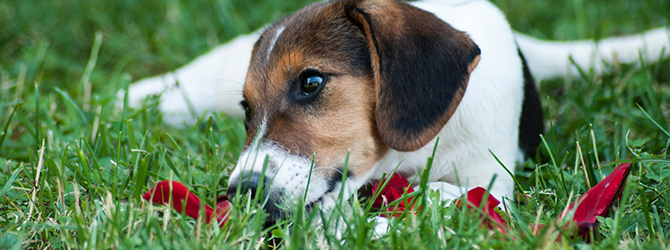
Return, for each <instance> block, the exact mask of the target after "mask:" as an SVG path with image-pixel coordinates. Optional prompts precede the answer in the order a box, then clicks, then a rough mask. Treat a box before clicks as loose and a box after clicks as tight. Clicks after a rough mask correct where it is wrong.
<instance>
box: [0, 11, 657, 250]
mask: <svg viewBox="0 0 670 250" xmlns="http://www.w3.org/2000/svg"><path fill="white" fill-rule="evenodd" d="M308 2H310V1H307V0H300V1H270V0H218V1H217V0H201V1H186V0H170V1H161V0H144V1H136V0H114V1H103V0H88V1H86V0H70V1H65V0H59V1H37V0H3V1H0V249H20V248H29V249H43V248H93V249H107V248H175V249H190V248H196V249H202V248H267V247H270V245H271V244H272V243H277V242H281V244H283V246H284V247H286V248H298V249H303V248H317V245H316V240H317V239H321V240H323V241H324V242H326V243H327V244H329V245H330V246H331V247H332V248H345V249H351V248H354V249H359V248H381V249H385V248H398V249H436V248H476V249H488V248H524V249H525V248H531V249H534V248H571V247H579V248H582V247H592V248H598V249H599V248H603V249H611V248H635V249H667V248H668V247H669V246H668V245H669V244H670V157H669V156H668V147H670V133H669V132H668V130H670V85H669V84H668V82H670V62H668V61H665V62H658V61H655V62H643V64H642V67H641V68H640V69H637V68H633V67H631V66H628V65H616V64H615V65H611V67H612V68H613V69H614V73H612V74H610V75H605V76H593V75H592V74H589V70H588V69H584V70H585V74H584V76H583V77H582V78H581V79H552V80H547V81H542V82H540V83H539V84H540V92H541V93H540V96H541V99H542V100H543V109H544V111H545V121H546V122H547V125H548V126H547V127H548V130H547V131H546V132H545V134H544V139H545V143H544V144H543V145H542V146H541V147H540V149H539V155H538V156H537V157H535V158H534V159H532V160H528V161H526V162H524V163H522V164H521V165H520V166H519V167H517V171H516V174H517V175H516V176H517V177H516V178H517V180H518V182H519V184H520V185H521V186H522V187H523V190H517V194H518V198H517V201H516V203H515V204H514V205H513V206H512V207H511V209H510V211H511V213H510V215H509V217H507V219H508V221H510V227H511V228H512V230H511V232H510V233H509V234H508V235H502V234H496V233H491V232H489V230H488V229H487V228H483V227H480V226H479V224H480V223H479V222H480V220H479V219H478V216H477V215H473V214H467V213H463V212H462V211H461V210H459V209H457V208H455V207H454V206H450V207H443V206H439V205H436V204H434V205H432V206H429V207H424V209H422V210H421V212H419V213H418V214H416V215H409V216H408V217H406V218H405V219H404V220H393V221H392V226H393V230H391V232H390V233H388V234H387V235H385V236H383V237H381V238H379V239H374V238H372V237H371V235H372V227H373V226H374V224H373V223H371V222H369V220H368V218H371V217H373V216H374V212H369V211H367V209H366V207H367V203H366V202H365V201H362V203H361V202H359V201H358V200H356V199H353V200H351V201H345V202H343V204H342V205H341V206H340V208H343V209H337V211H336V213H335V215H336V216H339V215H342V214H343V213H347V214H348V215H347V216H345V218H346V220H345V227H346V228H348V230H345V231H344V233H343V235H341V238H342V239H344V240H337V239H336V237H335V235H334V233H333V232H330V231H328V232H321V231H319V230H312V228H313V226H311V224H312V222H313V221H314V218H315V215H316V214H314V213H305V211H304V209H297V210H296V211H295V212H294V214H293V218H291V219H288V220H286V221H284V222H281V223H279V224H278V225H277V226H275V227H273V228H269V229H264V228H263V226H262V225H263V220H264V215H263V213H262V212H259V210H258V207H257V206H256V205H254V204H248V203H242V202H241V201H238V202H239V203H236V204H235V205H234V207H235V209H234V210H233V212H232V217H231V219H230V222H229V223H228V224H226V226H225V227H223V228H221V229H219V228H218V227H215V226H212V225H207V224H204V223H202V221H195V220H193V219H190V218H188V217H186V216H183V215H181V214H180V213H177V212H174V211H172V210H171V209H168V208H165V207H160V206H153V205H151V204H149V203H148V202H145V201H142V200H141V198H140V195H141V194H143V193H144V192H146V191H148V189H149V188H150V187H151V186H153V185H154V184H155V183H156V182H158V181H160V180H166V179H173V180H177V181H180V182H183V183H185V184H186V185H187V186H189V187H190V188H192V189H193V190H194V192H195V193H196V194H197V195H198V196H200V197H206V198H205V199H206V200H212V199H214V198H215V197H216V196H217V195H219V194H223V193H225V191H226V186H227V181H228V176H229V174H230V172H231V171H232V167H233V166H234V162H235V160H236V157H237V155H238V154H239V153H240V151H241V148H242V145H243V142H244V138H245V134H244V126H243V125H242V123H241V121H239V120H236V119H230V118H227V117H225V116H224V115H220V114H215V115H214V116H213V117H212V118H204V117H203V118H201V119H200V122H199V123H198V124H196V125H195V126H186V127H171V126H168V125H166V124H164V122H163V121H162V117H161V114H160V113H159V112H158V111H157V107H158V106H157V100H158V99H157V98H153V99H150V100H148V101H147V102H146V104H145V105H144V106H143V107H141V108H137V109H130V108H127V109H124V110H122V111H120V110H115V102H116V92H117V91H118V90H119V89H121V88H124V87H125V86H127V85H128V84H130V82H132V81H133V80H137V79H139V78H140V77H145V76H150V75H153V74H157V73H162V72H165V71H168V70H171V69H174V68H176V67H178V66H180V65H183V64H184V63H187V62H188V61H189V60H190V59H193V58H195V57H196V56H197V55H199V54H202V53H204V52H206V51H207V50H208V49H210V48H212V47H214V46H216V45H218V44H220V43H222V42H225V41H227V40H229V39H231V38H233V37H235V36H236V35H239V34H244V33H247V32H250V31H253V30H255V29H257V28H259V27H261V26H262V25H263V24H266V23H268V22H271V21H272V20H275V19H277V18H280V17H282V16H284V15H286V13H289V12H290V11H293V10H296V9H298V8H300V7H302V6H303V5H305V4H306V3H308ZM493 2H494V3H496V4H497V5H498V6H500V8H501V9H502V10H503V11H504V12H506V13H507V15H508V18H509V19H510V20H509V21H510V22H511V23H512V26H513V27H514V28H515V29H517V30H520V31H523V32H525V33H528V34H531V35H534V36H537V37H541V38H547V39H561V40H563V39H581V38H595V39H598V38H604V37H607V36H613V35H620V34H630V33H636V32H639V31H642V30H645V29H649V28H654V27H658V26H668V25H670V1H667V0H588V1H587V0H561V1H546V0H532V1H531V0H527V1H516V0H494V1H493ZM669 53H670V52H669ZM427 160H428V159H427ZM622 162H633V163H634V164H633V171H632V173H631V175H630V176H629V178H628V185H627V186H626V189H625V190H624V194H623V196H622V198H621V200H619V201H617V202H616V206H615V207H614V209H613V210H612V211H611V213H610V216H609V217H607V218H601V219H600V220H599V221H600V223H599V226H598V229H599V230H598V231H597V233H596V235H595V236H596V237H595V238H596V239H595V241H594V242H593V243H591V244H590V245H588V244H589V243H587V242H585V241H584V240H581V239H577V238H570V237H565V235H568V234H569V233H568V232H563V233H562V235H563V236H558V233H559V232H561V230H562V229H561V227H560V226H554V227H552V226H550V227H546V228H545V230H543V231H541V232H540V234H538V235H533V234H530V233H528V232H529V231H528V230H529V227H530V226H529V225H531V224H534V223H537V222H539V223H543V224H547V225H557V224H559V223H560V221H557V220H556V216H557V215H558V214H560V212H561V211H562V210H563V208H565V207H566V204H568V203H569V202H571V201H572V200H573V199H574V197H575V196H576V195H579V194H582V193H584V192H585V190H587V189H588V183H587V179H588V177H587V175H586V174H585V173H589V174H593V177H595V179H597V180H600V179H602V178H603V177H604V176H606V175H607V174H608V173H609V172H611V171H612V169H613V167H615V166H616V165H617V164H618V163H622ZM417 197H418V198H419V199H431V198H432V197H434V194H431V193H430V192H421V193H420V194H419V195H418V196H417ZM342 211H346V212H342ZM326 223H329V222H326ZM556 238H558V239H559V240H555V239H556Z"/></svg>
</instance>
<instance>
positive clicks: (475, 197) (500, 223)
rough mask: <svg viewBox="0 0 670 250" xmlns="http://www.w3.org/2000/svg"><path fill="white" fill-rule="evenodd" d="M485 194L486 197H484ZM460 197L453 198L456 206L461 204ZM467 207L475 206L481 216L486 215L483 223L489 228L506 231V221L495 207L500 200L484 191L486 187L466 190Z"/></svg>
mask: <svg viewBox="0 0 670 250" xmlns="http://www.w3.org/2000/svg"><path fill="white" fill-rule="evenodd" d="M484 195H486V197H484ZM462 199H463V198H462V197H461V199H458V200H455V201H454V203H456V205H457V206H459V207H460V206H461V200H462ZM467 199H468V200H467V207H468V208H476V209H478V210H481V212H482V213H483V216H486V217H485V218H486V220H484V224H485V225H487V226H488V227H489V228H491V229H493V228H494V227H495V228H498V229H499V230H500V231H502V232H503V233H507V222H506V221H505V219H503V218H502V216H500V214H498V212H497V211H496V207H497V206H498V204H500V201H499V200H497V199H496V198H494V197H493V196H492V195H491V194H487V193H486V189H484V188H482V187H476V188H473V189H471V190H470V191H468V193H467Z"/></svg>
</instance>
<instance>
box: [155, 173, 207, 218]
mask: <svg viewBox="0 0 670 250" xmlns="http://www.w3.org/2000/svg"><path fill="white" fill-rule="evenodd" d="M170 186H171V187H170ZM152 197H153V199H152ZM142 198H143V199H145V200H151V201H152V202H153V203H156V204H158V205H165V204H167V203H168V202H169V201H170V198H172V208H174V209H175V210H177V212H179V213H181V212H182V208H184V209H185V210H186V211H185V214H186V215H188V216H190V217H191V218H193V219H198V216H199V214H200V207H201V206H202V203H201V202H200V199H199V198H198V197H197V196H195V195H194V194H193V193H191V192H190V191H189V190H188V188H187V187H186V186H184V184H181V183H179V182H176V181H161V182H158V184H156V186H155V187H154V188H152V189H151V190H149V192H146V193H145V194H144V195H142ZM184 202H186V205H185V206H184ZM213 213H214V210H213V209H212V208H211V207H210V206H208V205H205V220H206V222H207V223H209V222H210V221H211V219H212V214H213Z"/></svg>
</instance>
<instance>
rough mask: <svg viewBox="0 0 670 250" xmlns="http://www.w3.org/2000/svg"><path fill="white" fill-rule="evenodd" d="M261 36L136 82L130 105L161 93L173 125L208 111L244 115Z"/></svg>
mask: <svg viewBox="0 0 670 250" xmlns="http://www.w3.org/2000/svg"><path fill="white" fill-rule="evenodd" d="M258 37H259V34H258V32H255V33H252V34H249V35H244V36H240V37H237V38H235V39H234V40H232V41H230V42H228V43H226V44H223V45H220V46H218V47H216V48H214V49H213V50H212V51H210V52H208V53H207V54H205V55H203V56H201V57H198V58H197V59H195V60H194V61H193V62H191V63H189V64H187V65H185V66H183V67H181V68H179V69H176V70H174V71H173V72H168V73H165V74H162V75H158V76H153V77H150V78H145V79H142V80H139V81H137V82H135V83H133V84H132V85H131V86H130V87H129V89H128V104H129V106H131V107H139V106H140V105H141V104H142V101H143V99H144V98H146V97H147V96H149V95H158V94H162V95H161V99H160V100H161V101H160V109H161V111H162V112H163V114H165V121H166V122H168V123H170V124H175V125H180V124H182V123H185V122H186V123H192V122H193V117H194V116H200V115H203V114H205V113H206V112H209V111H217V112H223V113H226V114H227V115H230V116H233V117H243V116H244V112H243V111H242V108H241V107H240V106H239V102H240V100H242V88H243V84H244V78H245V75H246V72H247V68H248V67H249V61H250V56H251V50H252V47H253V45H254V42H255V41H256V40H257V39H258ZM124 94H125V93H124V92H123V91H121V92H120V93H119V94H118V97H119V98H118V99H117V100H118V101H119V102H118V105H117V106H122V105H123V96H124Z"/></svg>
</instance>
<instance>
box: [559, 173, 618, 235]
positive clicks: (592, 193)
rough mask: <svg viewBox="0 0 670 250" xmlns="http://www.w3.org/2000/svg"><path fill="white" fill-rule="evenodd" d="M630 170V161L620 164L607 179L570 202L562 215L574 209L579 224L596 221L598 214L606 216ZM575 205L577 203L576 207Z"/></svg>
mask: <svg viewBox="0 0 670 250" xmlns="http://www.w3.org/2000/svg"><path fill="white" fill-rule="evenodd" d="M629 172H630V163H625V164H621V165H619V166H618V167H617V168H616V169H614V171H612V173H610V175H608V176H607V177H606V178H605V179H603V180H602V181H600V182H598V184H596V185H595V186H594V187H592V188H591V189H589V190H588V191H586V193H584V194H583V195H582V196H580V197H579V198H578V199H577V200H576V201H575V202H573V203H572V204H570V206H569V207H568V209H567V210H566V211H564V212H563V213H561V217H563V216H564V214H565V212H567V211H572V210H573V209H574V215H573V217H572V221H573V222H575V223H577V224H578V225H580V224H584V225H588V224H593V223H595V222H596V220H597V219H596V216H604V215H605V214H606V213H607V210H608V208H609V207H610V206H611V205H612V202H613V201H614V199H615V198H616V197H617V194H619V193H620V192H621V190H623V186H624V185H625V183H626V177H628V173H629ZM575 205H577V207H576V208H575Z"/></svg>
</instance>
